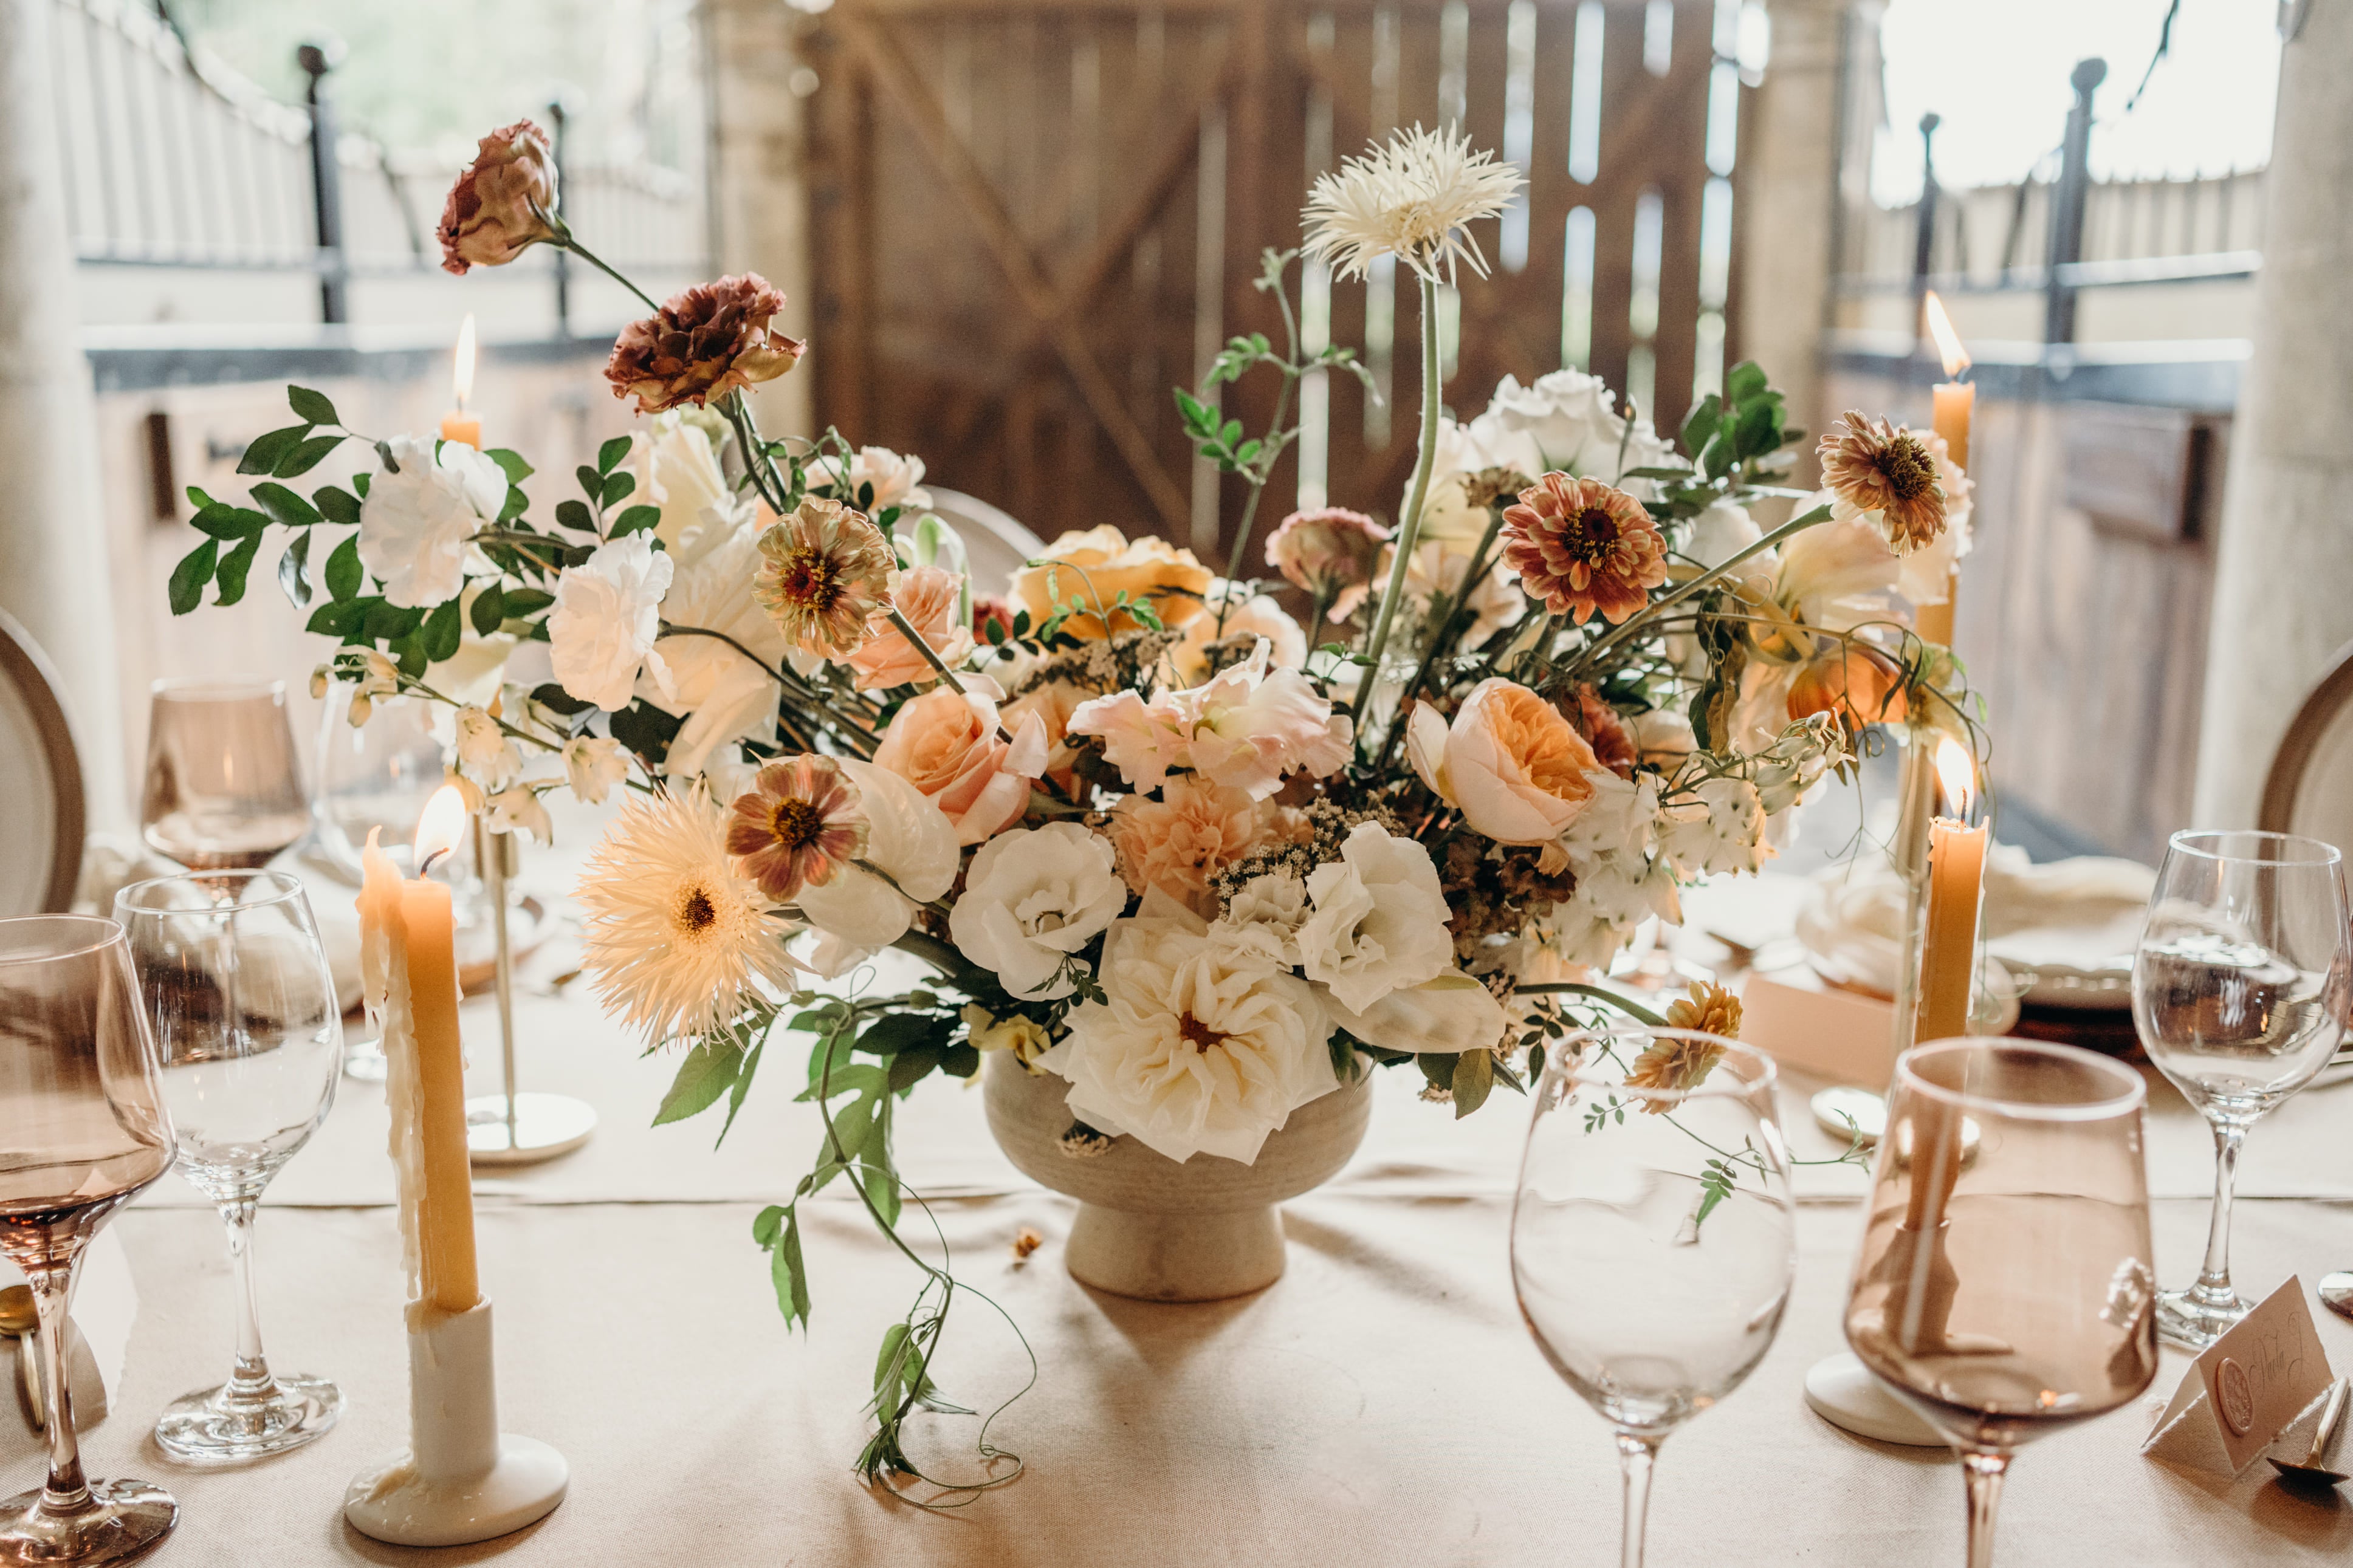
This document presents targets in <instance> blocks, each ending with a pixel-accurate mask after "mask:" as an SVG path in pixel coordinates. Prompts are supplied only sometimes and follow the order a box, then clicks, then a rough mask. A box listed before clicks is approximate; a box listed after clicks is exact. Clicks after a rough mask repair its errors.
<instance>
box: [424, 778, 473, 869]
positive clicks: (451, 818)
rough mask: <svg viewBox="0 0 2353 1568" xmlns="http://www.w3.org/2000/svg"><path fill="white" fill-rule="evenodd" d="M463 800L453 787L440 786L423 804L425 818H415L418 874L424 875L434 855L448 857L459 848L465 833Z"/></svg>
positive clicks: (464, 799) (451, 785)
mask: <svg viewBox="0 0 2353 1568" xmlns="http://www.w3.org/2000/svg"><path fill="white" fill-rule="evenodd" d="M466 816H467V813H466V797H465V796H464V795H460V794H459V793H458V786H457V785H455V784H443V785H442V786H441V787H440V788H439V789H437V790H435V791H434V792H433V798H432V799H430V800H428V801H427V802H426V803H425V815H424V816H420V817H418V818H417V875H418V876H420V877H421V876H423V875H425V873H426V870H427V868H429V867H430V866H431V865H432V864H433V858H434V857H435V856H437V855H447V854H448V853H449V851H450V850H452V849H455V848H456V847H458V839H459V837H460V836H461V835H462V834H464V832H465V831H466Z"/></svg>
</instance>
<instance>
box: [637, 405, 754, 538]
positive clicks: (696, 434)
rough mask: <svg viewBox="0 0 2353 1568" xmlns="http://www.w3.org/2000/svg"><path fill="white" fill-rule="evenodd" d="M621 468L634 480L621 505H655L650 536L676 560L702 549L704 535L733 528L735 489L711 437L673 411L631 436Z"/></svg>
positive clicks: (720, 533)
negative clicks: (656, 516) (657, 514)
mask: <svg viewBox="0 0 2353 1568" xmlns="http://www.w3.org/2000/svg"><path fill="white" fill-rule="evenodd" d="M622 467H623V469H624V471H625V472H627V473H628V474H629V475H630V476H631V477H632V478H634V479H636V480H637V481H638V484H637V489H634V490H633V491H631V492H630V494H629V498H628V500H626V501H623V502H622V503H621V504H622V505H623V506H625V507H630V506H650V507H655V508H659V510H660V512H661V521H659V522H657V523H655V524H654V537H655V538H657V539H659V540H660V541H661V542H662V548H664V549H665V550H668V551H669V552H670V553H671V554H672V555H673V556H675V557H677V558H678V559H679V560H680V561H681V563H683V562H685V561H688V560H691V559H693V558H695V557H696V556H699V555H700V554H702V552H703V549H704V548H705V547H706V540H707V538H708V536H710V535H713V534H716V535H718V536H721V537H724V536H725V535H727V534H729V533H731V532H733V530H734V527H735V523H736V521H737V512H738V510H739V509H738V508H737V506H736V504H735V491H734V489H733V487H732V486H731V485H729V484H728V482H727V474H726V471H725V470H724V469H723V468H721V467H720V466H719V453H718V451H717V449H716V447H714V446H713V444H712V437H710V436H709V435H708V434H706V433H705V432H704V431H703V430H702V429H701V428H700V427H698V426H695V425H693V424H691V423H689V422H688V421H687V420H685V419H683V418H681V416H680V415H679V413H678V412H677V411H676V410H672V411H671V412H670V413H667V414H658V415H656V416H654V420H653V428H651V429H650V430H643V431H639V432H638V434H637V435H635V436H633V437H630V440H629V455H628V458H627V459H626V460H625V461H624V463H623V465H622ZM740 510H744V511H748V510H750V509H749V508H748V507H745V508H743V509H740Z"/></svg>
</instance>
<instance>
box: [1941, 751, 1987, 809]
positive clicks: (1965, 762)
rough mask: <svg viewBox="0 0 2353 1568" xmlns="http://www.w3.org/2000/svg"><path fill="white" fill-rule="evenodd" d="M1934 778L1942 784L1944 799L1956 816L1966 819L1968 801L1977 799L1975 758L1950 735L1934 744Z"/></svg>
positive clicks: (1976, 766)
mask: <svg viewBox="0 0 2353 1568" xmlns="http://www.w3.org/2000/svg"><path fill="white" fill-rule="evenodd" d="M1936 778H1937V780H1938V782H1939V783H1941V784H1943V785H1944V789H1945V800H1946V803H1947V805H1950V806H1951V807H1952V809H1953V815H1954V816H1956V817H1958V818H1962V819H1967V817H1968V815H1969V803H1970V802H1971V801H1973V800H1975V799H1977V795H1978V764H1977V759H1976V758H1974V757H1972V756H1970V755H1969V749H1968V747H1967V746H1964V745H1962V744H1961V743H1960V742H1957V741H1956V740H1953V739H1952V738H1951V737H1950V736H1947V737H1946V738H1945V739H1944V740H1942V741H1940V742H1937V745H1936Z"/></svg>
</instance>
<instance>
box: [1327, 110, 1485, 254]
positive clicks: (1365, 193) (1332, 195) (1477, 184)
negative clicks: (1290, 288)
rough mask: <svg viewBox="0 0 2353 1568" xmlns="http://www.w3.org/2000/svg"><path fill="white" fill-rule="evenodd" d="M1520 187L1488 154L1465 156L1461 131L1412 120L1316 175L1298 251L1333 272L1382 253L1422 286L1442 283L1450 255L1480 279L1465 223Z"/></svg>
mask: <svg viewBox="0 0 2353 1568" xmlns="http://www.w3.org/2000/svg"><path fill="white" fill-rule="evenodd" d="M1522 183H1523V182H1522V179H1521V175H1520V172H1519V170H1518V169H1516V168H1514V166H1513V165H1511V164H1509V163H1496V162H1495V161H1494V154H1493V153H1491V152H1488V151H1486V150H1484V149H1482V150H1481V151H1479V152H1476V153H1473V152H1472V150H1471V138H1470V137H1469V136H1468V135H1467V134H1464V133H1461V132H1445V131H1424V130H1423V129H1422V128H1421V127H1420V126H1419V125H1417V126H1415V127H1414V128H1413V129H1412V130H1411V131H1402V132H1398V134H1397V135H1396V136H1395V137H1394V138H1392V139H1391V141H1390V142H1389V144H1388V146H1386V147H1379V148H1376V149H1374V150H1373V151H1372V152H1369V153H1365V154H1364V155H1363V156H1361V157H1356V158H1351V159H1349V160H1348V161H1347V162H1346V163H1344V164H1342V165H1341V166H1340V169H1339V172H1338V173H1337V174H1323V175H1319V176H1318V177H1317V178H1316V181H1315V188H1314V190H1312V191H1310V192H1308V193H1307V205H1306V207H1305V209H1304V210H1303V211H1302V212H1301V214H1300V215H1299V216H1300V221H1301V222H1303V223H1304V224H1305V225H1306V226H1307V254H1308V255H1310V256H1312V257H1314V258H1317V259H1318V260H1323V261H1328V262H1330V263H1331V264H1332V269H1333V270H1334V271H1335V273H1337V274H1338V275H1339V276H1340V277H1342V278H1351V277H1354V278H1361V277H1363V276H1365V273H1366V268H1368V267H1370V266H1371V265H1372V263H1373V261H1374V259H1375V258H1377V257H1383V256H1395V257H1397V258H1400V259H1401V260H1403V261H1404V262H1405V264H1406V265H1407V266H1409V267H1410V268H1413V269H1414V270H1415V271H1416V272H1419V273H1420V274H1421V275H1422V276H1423V277H1424V278H1427V279H1430V281H1432V282H1440V281H1444V282H1448V283H1451V282H1452V281H1453V280H1454V265H1455V262H1456V260H1457V259H1458V258H1459V259H1461V260H1463V261H1466V262H1468V263H1469V264H1470V266H1471V269H1472V271H1474V272H1476V273H1478V274H1479V276H1480V277H1482V278H1484V277H1485V276H1486V275H1487V258H1485V257H1484V256H1482V255H1481V254H1480V251H1479V242H1478V241H1477V240H1476V239H1474V238H1472V236H1471V233H1470V228H1469V226H1470V225H1472V224H1473V223H1475V222H1477V221H1478V220H1479V219H1481V218H1487V217H1493V216H1496V215H1497V214H1499V213H1501V212H1502V211H1503V210H1504V208H1506V207H1508V206H1510V205H1512V198H1513V196H1514V195H1515V194H1516V193H1517V192H1518V190H1519V188H1520V185H1521V184H1522ZM1441 273H1442V274H1443V277H1442V278H1441V276H1440V275H1441Z"/></svg>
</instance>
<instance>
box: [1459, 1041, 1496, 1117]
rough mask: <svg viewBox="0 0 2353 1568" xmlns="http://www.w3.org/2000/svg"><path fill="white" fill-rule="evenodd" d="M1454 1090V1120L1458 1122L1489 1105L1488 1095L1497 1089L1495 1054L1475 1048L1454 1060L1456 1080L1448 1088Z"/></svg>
mask: <svg viewBox="0 0 2353 1568" xmlns="http://www.w3.org/2000/svg"><path fill="white" fill-rule="evenodd" d="M1448 1087H1449V1088H1451V1089H1453V1090H1454V1119H1455V1120H1456V1121H1461V1120H1462V1119H1463V1118H1464V1117H1466V1116H1468V1115H1470V1114H1471V1113H1472V1111H1474V1110H1478V1109H1479V1108H1480V1107H1481V1106H1482V1105H1484V1104H1486V1103H1487V1093H1488V1091H1489V1090H1490V1089H1493V1088H1494V1087H1495V1058H1494V1053H1493V1052H1492V1051H1487V1050H1483V1049H1478V1048H1473V1049H1471V1050H1467V1051H1464V1052H1462V1053H1461V1055H1460V1056H1457V1057H1456V1058H1454V1080H1453V1082H1452V1083H1451V1084H1450V1085H1449V1086H1448Z"/></svg>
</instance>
